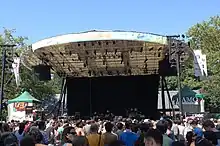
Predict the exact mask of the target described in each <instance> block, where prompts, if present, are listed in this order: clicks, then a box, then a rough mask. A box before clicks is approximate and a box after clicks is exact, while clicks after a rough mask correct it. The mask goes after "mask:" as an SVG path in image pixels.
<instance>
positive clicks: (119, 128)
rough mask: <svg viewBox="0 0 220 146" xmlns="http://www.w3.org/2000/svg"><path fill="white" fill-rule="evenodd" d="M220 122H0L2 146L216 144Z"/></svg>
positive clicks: (142, 120)
mask: <svg viewBox="0 0 220 146" xmlns="http://www.w3.org/2000/svg"><path fill="white" fill-rule="evenodd" d="M218 122H219V121H217V120H210V119H209V120H202V119H198V118H187V119H184V120H183V121H180V120H174V121H172V120H170V119H169V118H166V117H162V118H161V119H160V120H150V119H139V120H137V119H134V118H122V117H111V119H109V118H107V119H97V118H95V119H93V120H81V119H68V118H65V119H58V118H53V119H49V120H44V121H43V120H39V121H35V122H28V121H26V122H25V121H24V122H20V123H19V122H16V121H10V122H7V123H1V125H0V126H1V127H0V128H1V137H0V146H44V145H48V146H53V145H54V146H55V145H57V146H214V145H215V146H217V145H219V144H220V143H219V141H218V139H220V132H218V131H219V129H218V128H219V127H220V126H219V124H220V123H219V124H218Z"/></svg>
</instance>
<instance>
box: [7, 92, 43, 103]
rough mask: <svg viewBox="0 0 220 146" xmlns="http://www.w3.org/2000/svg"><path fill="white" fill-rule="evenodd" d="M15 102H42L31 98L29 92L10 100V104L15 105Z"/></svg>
mask: <svg viewBox="0 0 220 146" xmlns="http://www.w3.org/2000/svg"><path fill="white" fill-rule="evenodd" d="M15 102H28V103H32V102H40V100H38V99H36V98H34V97H33V96H31V94H30V93H29V92H27V91H25V92H23V93H22V94H21V95H20V96H18V97H17V98H14V99H11V100H8V104H10V103H15Z"/></svg>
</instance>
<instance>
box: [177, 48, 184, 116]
mask: <svg viewBox="0 0 220 146" xmlns="http://www.w3.org/2000/svg"><path fill="white" fill-rule="evenodd" d="M176 63H177V65H176V69H177V83H178V92H179V93H178V99H179V108H180V119H181V120H182V117H183V116H184V111H183V102H182V90H181V73H180V54H179V51H177V52H176Z"/></svg>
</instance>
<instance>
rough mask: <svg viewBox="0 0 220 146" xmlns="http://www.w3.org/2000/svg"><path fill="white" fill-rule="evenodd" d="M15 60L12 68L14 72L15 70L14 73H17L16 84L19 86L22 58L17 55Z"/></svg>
mask: <svg viewBox="0 0 220 146" xmlns="http://www.w3.org/2000/svg"><path fill="white" fill-rule="evenodd" d="M13 60H14V62H13V63H12V68H13V72H14V75H15V81H16V84H17V86H19V85H20V81H21V79H20V75H19V67H20V58H19V57H16V58H13Z"/></svg>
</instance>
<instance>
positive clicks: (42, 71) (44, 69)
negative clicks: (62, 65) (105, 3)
mask: <svg viewBox="0 0 220 146" xmlns="http://www.w3.org/2000/svg"><path fill="white" fill-rule="evenodd" d="M33 69H34V73H35V74H36V75H37V77H38V78H39V80H40V81H49V80H51V72H50V69H51V66H48V65H37V66H34V67H33Z"/></svg>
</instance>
